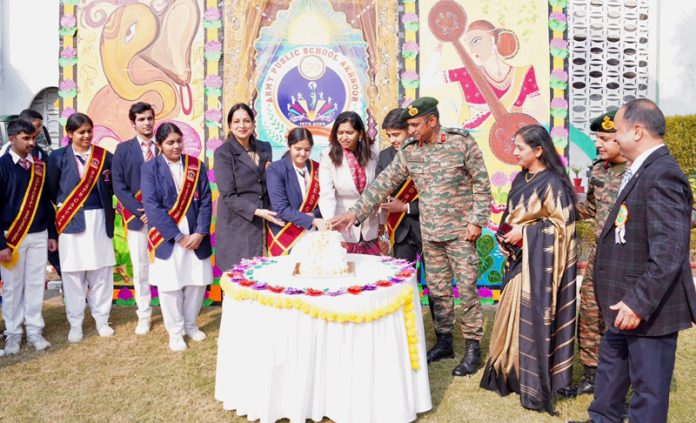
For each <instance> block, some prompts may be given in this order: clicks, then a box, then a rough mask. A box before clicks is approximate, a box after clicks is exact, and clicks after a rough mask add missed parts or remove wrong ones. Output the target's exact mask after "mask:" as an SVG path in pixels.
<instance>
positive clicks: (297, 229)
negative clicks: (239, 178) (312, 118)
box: [266, 128, 326, 256]
mask: <svg viewBox="0 0 696 423" xmlns="http://www.w3.org/2000/svg"><path fill="white" fill-rule="evenodd" d="M313 146H314V139H313V138H312V133H311V132H310V131H309V130H308V129H306V128H294V129H292V130H291V131H290V132H289V133H288V152H287V153H285V155H284V156H283V158H282V159H280V160H278V161H277V162H274V163H272V164H271V165H270V166H269V167H268V169H267V170H266V187H267V189H268V196H269V198H270V200H271V210H273V211H274V212H275V213H276V216H277V218H278V219H280V220H283V221H284V222H287V223H286V224H285V226H280V225H276V224H274V223H272V222H269V225H268V226H269V231H268V236H267V237H266V240H267V245H268V251H269V254H270V255H272V256H278V255H286V254H287V253H288V252H289V250H290V249H291V248H292V246H293V245H294V244H295V243H296V242H297V241H298V240H299V238H300V237H301V236H302V235H304V233H305V232H306V231H307V230H309V229H312V228H313V227H314V228H324V227H325V226H326V225H325V222H324V220H322V219H321V213H320V212H319V207H318V204H319V180H318V179H319V178H318V171H319V163H317V162H315V161H314V160H312V159H310V158H309V157H310V155H311V154H312V147H313Z"/></svg>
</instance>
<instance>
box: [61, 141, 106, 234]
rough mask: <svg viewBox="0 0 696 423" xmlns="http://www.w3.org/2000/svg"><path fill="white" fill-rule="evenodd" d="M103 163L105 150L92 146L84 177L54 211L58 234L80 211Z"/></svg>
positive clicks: (95, 182)
mask: <svg viewBox="0 0 696 423" xmlns="http://www.w3.org/2000/svg"><path fill="white" fill-rule="evenodd" d="M105 161H106V150H105V149H103V148H101V147H99V146H96V145H92V153H91V154H90V155H89V159H88V160H87V167H86V168H85V174H84V176H83V177H82V179H81V180H80V183H79V184H77V186H76V187H75V189H73V190H72V192H71V193H70V195H68V198H66V199H65V201H64V202H63V204H61V206H60V207H59V208H58V210H57V211H56V230H57V231H58V233H59V234H60V233H62V232H63V231H64V230H65V228H66V227H67V226H68V225H69V224H70V221H71V220H72V219H73V218H74V217H75V215H76V214H77V212H78V211H80V208H81V207H82V205H83V204H84V203H85V201H87V197H89V195H90V194H91V193H92V190H93V189H94V187H95V186H96V185H97V181H98V180H99V175H101V173H102V169H103V168H104V162H105Z"/></svg>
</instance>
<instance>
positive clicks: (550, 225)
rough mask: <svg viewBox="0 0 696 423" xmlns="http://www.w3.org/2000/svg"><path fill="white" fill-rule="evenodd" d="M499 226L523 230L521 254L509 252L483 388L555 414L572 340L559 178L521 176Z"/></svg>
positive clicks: (572, 259) (567, 378)
mask: <svg viewBox="0 0 696 423" xmlns="http://www.w3.org/2000/svg"><path fill="white" fill-rule="evenodd" d="M502 221H503V222H507V223H509V224H510V225H522V226H523V227H524V229H523V241H522V248H520V247H517V246H512V247H507V248H508V251H509V252H510V256H509V258H508V260H507V262H506V271H505V277H504V278H503V291H502V294H501V296H500V302H499V303H498V310H497V312H496V315H495V322H494V324H493V333H492V335H491V343H490V348H489V351H490V358H489V359H488V362H487V363H486V369H485V372H484V375H483V379H482V380H481V387H482V388H485V389H489V390H492V391H496V392H498V393H499V394H500V395H503V396H505V395H508V394H509V393H510V392H517V393H518V394H519V395H520V402H521V403H522V406H523V407H525V408H530V409H535V410H545V411H548V412H549V413H553V411H554V410H553V396H554V393H555V392H556V391H557V390H558V389H560V388H562V387H565V386H567V385H569V384H570V382H571V377H572V366H573V341H574V338H575V300H576V285H575V278H576V255H575V254H576V251H575V210H574V207H573V203H572V199H571V197H570V195H569V194H568V193H567V191H566V189H565V186H564V184H563V181H562V180H561V179H560V178H559V177H558V175H556V174H554V173H553V172H550V171H548V170H544V171H541V172H538V173H537V174H534V175H532V176H531V177H530V174H529V173H528V172H527V171H522V172H521V173H520V174H519V175H517V178H515V180H514V182H513V183H512V188H511V189H510V193H509V195H508V203H507V211H506V212H505V214H504V215H503V219H502Z"/></svg>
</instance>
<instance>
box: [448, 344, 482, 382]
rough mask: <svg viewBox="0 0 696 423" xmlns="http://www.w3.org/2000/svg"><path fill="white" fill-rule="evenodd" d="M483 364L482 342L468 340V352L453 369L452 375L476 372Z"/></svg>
mask: <svg viewBox="0 0 696 423" xmlns="http://www.w3.org/2000/svg"><path fill="white" fill-rule="evenodd" d="M480 366H481V344H479V341H474V340H473V339H467V340H466V353H465V354H464V358H462V361H461V362H460V363H459V366H457V367H455V368H454V370H452V376H467V375H471V374H474V373H476V371H477V370H478V368H479V367H480Z"/></svg>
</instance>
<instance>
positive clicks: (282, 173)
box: [266, 156, 321, 233]
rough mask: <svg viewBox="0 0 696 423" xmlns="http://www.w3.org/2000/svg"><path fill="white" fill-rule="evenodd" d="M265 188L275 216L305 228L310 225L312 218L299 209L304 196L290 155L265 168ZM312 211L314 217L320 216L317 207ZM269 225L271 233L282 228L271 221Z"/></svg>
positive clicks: (317, 164)
mask: <svg viewBox="0 0 696 423" xmlns="http://www.w3.org/2000/svg"><path fill="white" fill-rule="evenodd" d="M315 166H317V167H318V166H319V163H315ZM306 169H307V172H309V161H307V164H306ZM318 170H319V169H317V171H318ZM266 188H267V189H268V196H269V198H270V200H271V209H272V210H273V211H274V212H276V213H277V215H276V217H277V218H279V219H281V220H283V221H285V222H292V223H294V224H296V225H297V226H300V227H302V228H305V229H309V228H311V227H312V221H313V220H314V219H313V218H311V217H309V216H307V215H306V214H304V213H302V212H301V211H300V206H302V201H303V200H304V198H303V197H302V190H301V188H300V181H299V180H298V179H297V173H296V172H295V167H294V166H293V164H292V159H291V158H290V156H285V157H283V158H282V159H280V160H278V161H276V162H273V163H272V164H271V166H269V168H268V169H266ZM312 213H313V214H314V217H321V213H320V212H319V207H316V208H315V209H314V211H313V212H312ZM269 226H270V227H271V229H272V230H273V233H276V232H277V231H279V230H281V229H282V227H280V226H278V225H274V224H272V223H269Z"/></svg>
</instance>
